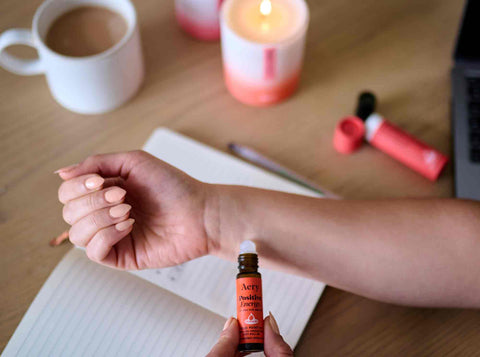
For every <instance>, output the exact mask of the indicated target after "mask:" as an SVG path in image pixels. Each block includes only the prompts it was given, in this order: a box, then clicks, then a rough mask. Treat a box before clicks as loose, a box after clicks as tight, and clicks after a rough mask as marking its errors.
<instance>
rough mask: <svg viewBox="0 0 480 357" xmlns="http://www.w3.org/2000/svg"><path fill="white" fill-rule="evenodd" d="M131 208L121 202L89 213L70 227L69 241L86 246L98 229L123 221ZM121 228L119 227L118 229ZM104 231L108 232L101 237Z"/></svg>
mask: <svg viewBox="0 0 480 357" xmlns="http://www.w3.org/2000/svg"><path fill="white" fill-rule="evenodd" d="M131 208H132V207H131V206H130V205H128V204H125V203H122V204H119V205H116V206H113V207H107V208H103V209H100V210H97V211H94V212H92V213H90V214H89V215H87V216H85V217H83V218H81V219H80V220H79V221H78V222H76V223H75V224H74V225H73V226H72V227H71V228H70V231H69V237H70V241H71V242H72V243H73V244H75V245H77V246H80V247H86V246H87V245H88V244H89V243H90V241H91V240H92V239H93V237H94V236H95V235H97V233H99V231H102V230H103V229H104V228H107V227H109V226H112V225H114V224H117V223H120V222H122V223H123V221H125V220H126V219H127V217H128V215H129V213H130V209H131ZM132 223H133V222H132ZM120 227H123V226H120ZM123 230H124V229H120V230H119V231H123ZM105 233H109V231H107V232H103V233H102V237H103V235H104V234H105ZM113 233H115V232H113ZM102 239H104V238H102Z"/></svg>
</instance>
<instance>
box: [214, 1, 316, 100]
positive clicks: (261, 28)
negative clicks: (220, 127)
mask: <svg viewBox="0 0 480 357" xmlns="http://www.w3.org/2000/svg"><path fill="white" fill-rule="evenodd" d="M308 21H309V11H308V6H307V4H306V3H305V1H304V0H271V1H269V0H225V1H224V2H223V5H222V7H221V10H220V29H221V42H222V58H223V71H224V77H225V84H226V86H227V88H228V90H229V91H230V93H231V94H232V95H233V96H234V97H235V98H236V99H238V100H239V101H240V102H243V103H245V104H249V105H254V106H266V105H271V104H274V103H277V102H279V101H281V100H283V99H285V98H287V97H289V96H290V95H291V94H292V93H293V92H294V91H295V90H296V88H297V86H298V82H299V78H300V72H301V69H302V63H303V53H304V47H305V36H306V32H307V28H308Z"/></svg>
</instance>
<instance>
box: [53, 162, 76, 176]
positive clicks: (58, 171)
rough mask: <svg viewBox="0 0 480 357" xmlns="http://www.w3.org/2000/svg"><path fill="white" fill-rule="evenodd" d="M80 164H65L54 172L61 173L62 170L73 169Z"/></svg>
mask: <svg viewBox="0 0 480 357" xmlns="http://www.w3.org/2000/svg"><path fill="white" fill-rule="evenodd" d="M78 165H80V164H73V165H70V166H65V167H62V168H61V169H58V170H57V171H54V172H53V173H54V174H59V173H61V172H67V171H70V170H73V169H74V168H75V167H77V166H78Z"/></svg>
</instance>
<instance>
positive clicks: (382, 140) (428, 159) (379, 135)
mask: <svg viewBox="0 0 480 357" xmlns="http://www.w3.org/2000/svg"><path fill="white" fill-rule="evenodd" d="M370 143H371V144H372V145H373V146H375V147H376V148H378V149H380V150H382V151H383V152H385V153H387V154H388V155H390V156H392V157H393V158H395V159H397V160H398V161H400V162H402V163H403V164H404V165H406V166H408V167H410V168H411V169H413V170H415V171H417V172H419V173H420V174H422V175H423V176H425V177H427V178H428V179H430V180H432V181H434V180H436V179H437V178H438V176H439V175H440V172H441V171H442V169H443V167H444V166H445V164H446V163H447V162H448V158H447V157H446V156H445V155H443V154H442V153H441V152H439V151H437V150H435V149H433V148H432V147H430V146H428V145H427V144H425V143H423V142H421V141H419V140H417V139H416V138H414V137H413V136H412V135H410V134H408V133H406V132H404V131H403V130H401V129H400V128H399V127H397V126H395V125H393V124H392V123H389V122H387V121H384V122H383V123H382V124H381V125H380V127H379V128H378V130H377V132H376V133H375V135H373V137H372V139H371V140H370Z"/></svg>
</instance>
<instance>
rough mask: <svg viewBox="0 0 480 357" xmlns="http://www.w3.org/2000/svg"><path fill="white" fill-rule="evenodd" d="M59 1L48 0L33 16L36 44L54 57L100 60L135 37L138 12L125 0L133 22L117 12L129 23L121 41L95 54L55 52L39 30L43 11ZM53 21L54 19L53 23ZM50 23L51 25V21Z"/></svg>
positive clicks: (77, 60) (33, 32) (86, 60)
mask: <svg viewBox="0 0 480 357" xmlns="http://www.w3.org/2000/svg"><path fill="white" fill-rule="evenodd" d="M57 1H59V0H46V1H44V2H43V3H42V4H41V5H40V6H39V7H38V8H37V10H36V11H35V15H34V16H33V22H32V35H33V38H34V43H35V46H39V47H41V49H42V50H43V51H46V52H48V53H49V54H50V55H52V56H54V57H57V58H59V59H62V60H68V61H75V62H90V61H98V60H102V59H104V58H106V57H110V56H112V55H114V54H115V53H116V52H118V51H119V50H120V49H121V48H122V47H124V46H125V45H126V44H127V43H128V42H129V41H130V39H131V38H132V37H133V34H134V32H135V29H136V27H137V23H138V22H137V12H136V10H135V7H134V6H133V4H132V2H131V1H130V0H124V1H126V2H127V3H128V4H129V7H130V11H131V12H132V15H133V16H132V18H133V22H132V23H131V24H130V23H129V22H128V20H127V19H125V16H124V14H120V13H118V12H117V14H118V15H120V16H122V17H123V18H124V20H125V21H127V25H128V29H127V32H126V33H125V35H123V37H122V39H121V40H120V41H118V42H117V43H116V44H115V45H113V46H112V47H110V48H108V49H106V50H105V51H102V52H100V53H97V54H95V55H91V56H81V57H74V56H66V55H63V54H61V53H58V52H55V51H54V50H52V49H51V48H50V47H48V46H47V45H46V43H45V42H44V41H43V39H42V37H41V36H40V34H39V30H38V27H39V19H40V16H41V15H42V13H43V12H44V11H45V9H46V8H47V7H48V6H51V5H52V4H53V3H55V2H57ZM112 1H113V0H112ZM81 6H82V4H78V6H74V7H72V9H74V8H76V7H81ZM92 6H98V7H104V8H105V6H102V5H92ZM57 18H58V17H57ZM53 21H55V20H53ZM53 21H52V23H53ZM49 25H51V23H50V24H49Z"/></svg>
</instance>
